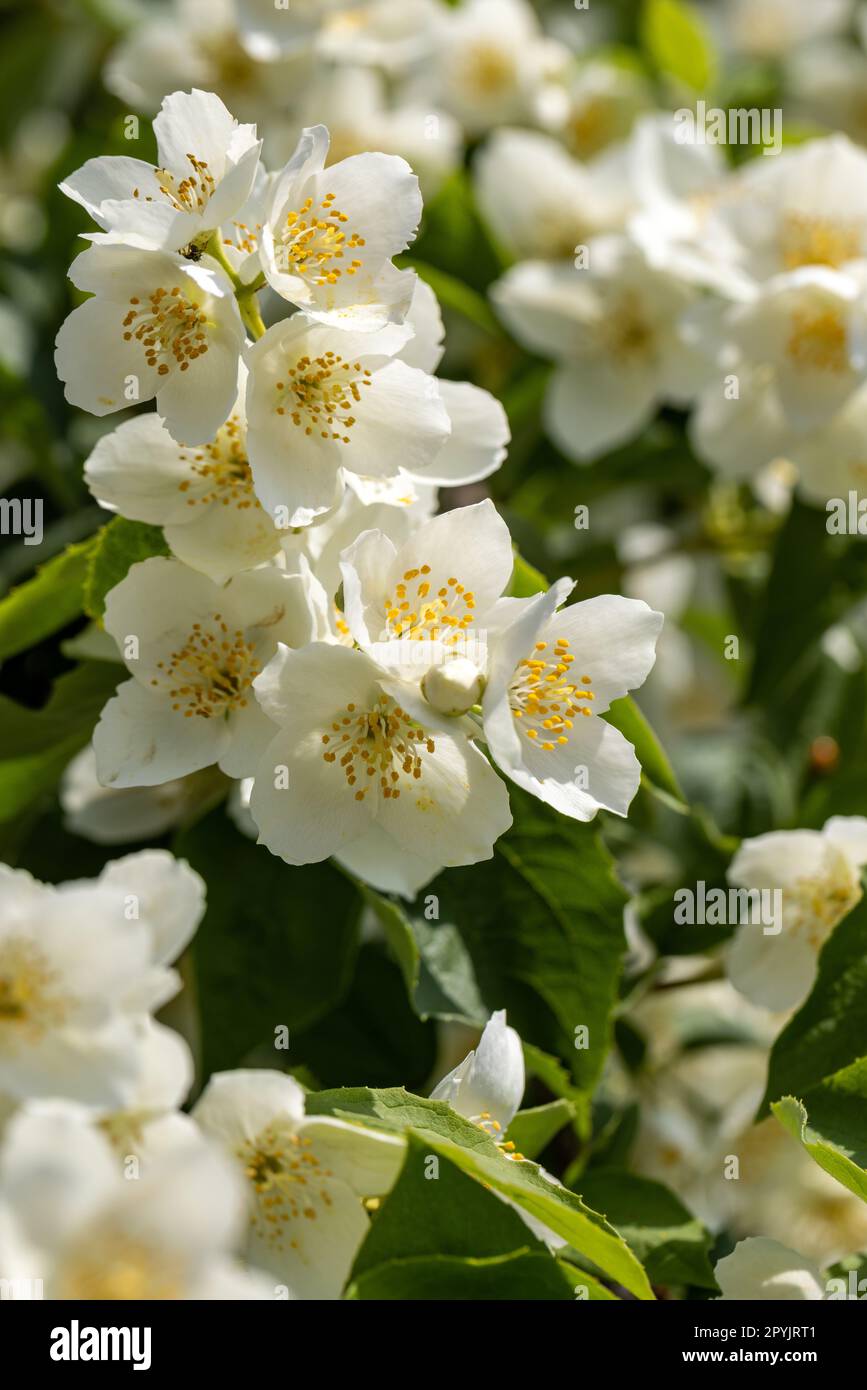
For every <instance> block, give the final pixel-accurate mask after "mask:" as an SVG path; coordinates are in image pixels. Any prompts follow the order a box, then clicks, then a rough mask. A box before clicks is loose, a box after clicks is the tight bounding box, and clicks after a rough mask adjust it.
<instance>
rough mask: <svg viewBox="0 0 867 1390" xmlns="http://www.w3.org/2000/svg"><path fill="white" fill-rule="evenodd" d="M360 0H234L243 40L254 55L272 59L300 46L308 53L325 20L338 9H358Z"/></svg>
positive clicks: (262, 59) (257, 57) (263, 58)
mask: <svg viewBox="0 0 867 1390" xmlns="http://www.w3.org/2000/svg"><path fill="white" fill-rule="evenodd" d="M359 2H360V0H303V3H302V4H300V5H299V4H297V3H296V0H290V3H288V4H275V3H274V0H234V7H235V13H236V14H237V17H238V30H239V35H240V39H241V43H242V44H243V46H244V48H245V49H246V50H247V52H248V53H249V54H250V55H251V57H253V58H256V59H258V60H259V61H260V62H264V63H268V62H272V61H273V60H274V59H275V58H280V57H282V56H283V55H285V54H286V53H292V52H294V51H296V50H298V49H301V50H303V51H305V52H306V53H307V54H308V55H309V52H310V49H311V46H312V45H313V43H314V41H315V40H316V38H317V36H318V34H319V31H320V29H321V27H322V24H323V22H324V21H325V19H326V18H327V17H328V15H329V14H333V12H334V11H335V10H337V9H344V8H347V5H348V8H349V9H350V10H352V9H354V8H355V7H356V6H357V5H358V4H359Z"/></svg>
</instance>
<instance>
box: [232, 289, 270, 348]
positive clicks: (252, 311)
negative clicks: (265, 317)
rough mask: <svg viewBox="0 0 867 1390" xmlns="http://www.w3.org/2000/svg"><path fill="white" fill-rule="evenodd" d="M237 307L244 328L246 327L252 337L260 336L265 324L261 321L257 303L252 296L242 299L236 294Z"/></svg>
mask: <svg viewBox="0 0 867 1390" xmlns="http://www.w3.org/2000/svg"><path fill="white" fill-rule="evenodd" d="M238 308H239V309H240V311H241V318H242V320H243V322H244V326H245V328H247V329H248V331H249V333H250V336H251V337H252V338H254V339H255V338H261V337H262V334H263V333H264V332H265V325H264V323H263V322H262V315H261V314H260V313H259V304H258V301H257V300H256V299H255V298H254V297H251V296H250V297H246V298H244V299H242V298H241V297H240V296H238Z"/></svg>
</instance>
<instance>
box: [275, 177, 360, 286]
mask: <svg viewBox="0 0 867 1390" xmlns="http://www.w3.org/2000/svg"><path fill="white" fill-rule="evenodd" d="M334 198H335V195H334V194H333V193H326V195H325V197H324V198H323V199H322V201H321V203H320V204H319V207H318V208H317V209H314V207H313V199H312V198H306V199H305V200H304V202H303V203H302V204H301V207H300V208H293V209H292V211H290V212H288V213H287V214H286V220H285V223H284V226H283V231H282V233H281V235H280V241H279V245H278V248H277V255H278V258H279V261H280V266H281V269H283V270H284V271H286V272H287V274H290V275H300V276H302V278H303V279H305V280H312V282H313V284H314V285H336V284H337V282H338V280H339V279H340V277H341V276H342V275H354V274H355V272H356V271H357V270H360V269H361V264H362V263H361V261H359V260H355V259H351V260H348V263H347V264H345V265H340V264H338V262H340V261H347V257H348V253H349V252H351V251H355V250H358V249H360V248H361V247H362V246H364V245H365V240H364V237H361V236H359V235H358V233H357V232H351V233H348V234H347V232H346V230H345V226H346V223H347V222H348V221H349V217H348V216H347V214H346V213H345V212H341V211H340V209H339V208H337V207H335V206H334Z"/></svg>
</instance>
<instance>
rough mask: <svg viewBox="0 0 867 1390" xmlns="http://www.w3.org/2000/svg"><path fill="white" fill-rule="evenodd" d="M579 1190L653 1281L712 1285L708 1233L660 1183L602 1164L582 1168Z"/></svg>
mask: <svg viewBox="0 0 867 1390" xmlns="http://www.w3.org/2000/svg"><path fill="white" fill-rule="evenodd" d="M580 1186H581V1195H582V1197H583V1198H584V1200H585V1201H586V1202H588V1203H589V1204H590V1206H592V1207H593V1208H594V1209H595V1210H597V1211H601V1212H603V1213H604V1215H605V1217H606V1218H607V1220H608V1221H610V1222H611V1224H612V1226H615V1227H616V1228H617V1230H618V1231H619V1232H620V1234H621V1235H622V1236H623V1239H624V1240H625V1241H626V1242H627V1244H628V1245H629V1247H630V1249H631V1250H633V1251H634V1253H635V1255H636V1256H637V1258H638V1259H639V1260H640V1261H641V1263H642V1264H643V1265H644V1267H645V1269H646V1270H647V1276H648V1278H649V1279H650V1281H651V1283H653V1284H662V1285H669V1286H671V1285H674V1286H679V1285H684V1284H692V1285H696V1286H697V1287H698V1288H702V1289H716V1287H717V1285H716V1280H715V1279H714V1275H713V1270H712V1268H711V1265H710V1260H709V1259H708V1253H709V1251H710V1248H711V1245H712V1244H713V1238H712V1236H711V1235H710V1233H709V1232H708V1231H707V1230H706V1229H705V1227H704V1226H703V1225H702V1223H701V1222H700V1221H697V1220H696V1219H695V1217H693V1216H691V1215H690V1213H689V1212H688V1211H687V1209H686V1207H685V1206H684V1205H683V1203H682V1202H681V1201H680V1200H679V1198H677V1197H676V1196H675V1195H674V1193H673V1192H670V1191H669V1190H668V1188H667V1187H664V1186H663V1184H662V1183H658V1182H652V1181H651V1180H650V1179H649V1178H640V1177H636V1176H635V1175H634V1174H633V1173H628V1172H625V1171H623V1172H621V1171H618V1170H616V1169H610V1168H605V1169H601V1170H593V1171H591V1172H588V1173H585V1174H584V1176H583V1177H582V1178H581V1180H580Z"/></svg>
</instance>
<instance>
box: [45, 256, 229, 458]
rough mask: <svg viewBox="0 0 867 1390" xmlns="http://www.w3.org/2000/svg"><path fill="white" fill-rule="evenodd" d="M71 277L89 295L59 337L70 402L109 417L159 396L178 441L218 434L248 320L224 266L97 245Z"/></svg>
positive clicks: (63, 377)
mask: <svg viewBox="0 0 867 1390" xmlns="http://www.w3.org/2000/svg"><path fill="white" fill-rule="evenodd" d="M69 278H70V279H71V280H72V282H73V284H74V285H76V286H77V287H78V289H80V290H87V291H89V292H91V293H92V295H93V298H91V299H88V300H86V301H85V303H84V304H80V305H79V306H78V308H77V309H73V311H72V313H71V314H70V315H69V317H68V318H67V319H66V321H65V322H64V323H63V325H62V326H61V329H60V332H59V333H58V335H57V352H56V355H55V362H56V365H57V374H58V376H59V377H60V379H61V381H63V382H65V383H66V398H67V400H68V401H70V402H71V403H72V405H77V406H80V407H81V409H82V410H88V411H90V413H91V414H92V415H108V414H110V413H111V412H112V411H115V410H124V409H126V408H127V407H128V406H130V405H133V404H136V403H138V402H140V401H149V400H151V399H152V398H153V397H154V396H155V397H156V402H157V409H158V410H159V412H160V414H161V415H162V416H163V419H164V420H165V423H166V428H167V429H168V430H169V432H170V433H171V434H172V436H173V437H174V438H175V439H178V440H182V441H185V442H188V443H198V442H200V441H202V440H209V439H213V437H214V435H215V434H216V432H217V430H218V429H219V428H220V426H221V425H222V424H223V423H224V422H225V421H226V420H227V419H228V417H229V415H230V414H231V411H232V405H233V403H234V400H235V394H236V392H237V388H238V361H239V357H240V354H241V351H242V349H243V346H244V326H243V324H242V322H241V316H240V314H239V312H238V305H237V302H236V300H235V295H234V293H233V290H232V286H231V284H230V283H229V280H228V278H227V277H226V275H225V274H224V272H223V271H222V270H221V269H220V268H219V266H217V265H216V263H214V262H212V261H210V260H209V259H208V258H207V257H204V258H203V259H202V260H201V261H199V262H198V263H197V264H194V263H193V262H192V261H185V260H183V259H182V258H180V257H178V256H173V255H169V254H168V253H167V252H164V251H149V250H143V249H141V248H139V247H137V246H128V245H101V246H92V247H91V248H90V249H89V250H88V251H83V252H82V254H81V255H80V256H78V257H77V258H76V260H74V261H73V263H72V265H71V267H70V270H69Z"/></svg>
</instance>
